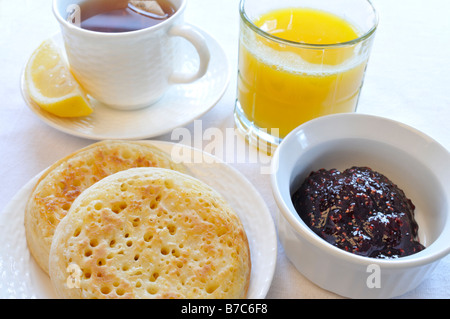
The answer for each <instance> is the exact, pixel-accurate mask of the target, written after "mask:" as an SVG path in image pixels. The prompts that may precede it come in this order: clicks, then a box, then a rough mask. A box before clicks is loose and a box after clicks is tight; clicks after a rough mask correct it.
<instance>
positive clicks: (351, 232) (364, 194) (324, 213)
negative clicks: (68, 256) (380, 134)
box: [292, 167, 425, 258]
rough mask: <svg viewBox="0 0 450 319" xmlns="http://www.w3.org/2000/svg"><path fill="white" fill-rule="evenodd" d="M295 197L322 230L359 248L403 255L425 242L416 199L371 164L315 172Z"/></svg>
mask: <svg viewBox="0 0 450 319" xmlns="http://www.w3.org/2000/svg"><path fill="white" fill-rule="evenodd" d="M292 202H293V204H294V207H295V209H296V210H297V212H298V214H299V215H300V217H301V218H302V220H303V221H304V222H305V223H306V224H307V225H308V226H309V227H310V228H311V229H312V230H313V231H314V232H315V233H316V234H317V235H319V236H320V237H322V238H323V239H325V240H326V241H328V242H329V243H330V244H332V245H334V246H336V247H339V248H341V249H344V250H346V251H349V252H352V253H354V254H357V255H362V256H367V257H373V258H397V257H402V256H408V255H411V254H414V253H416V252H418V251H421V250H423V249H424V248H425V247H424V246H423V245H422V244H420V243H419V242H418V238H417V232H418V225H417V222H416V221H415V219H414V209H415V206H414V204H413V203H412V202H411V200H410V199H408V198H407V197H406V196H405V193H404V192H403V190H401V189H400V188H399V187H398V186H397V185H395V184H394V183H392V182H391V181H390V180H389V179H388V178H387V177H385V176H384V175H382V174H380V173H378V172H375V171H373V170H371V169H370V168H368V167H352V168H349V169H347V170H345V171H343V172H340V171H338V170H336V169H331V170H325V169H320V170H318V171H315V172H311V174H310V175H309V176H308V178H307V179H306V180H305V181H304V182H303V184H302V185H301V186H300V188H299V189H298V190H297V191H295V193H293V195H292Z"/></svg>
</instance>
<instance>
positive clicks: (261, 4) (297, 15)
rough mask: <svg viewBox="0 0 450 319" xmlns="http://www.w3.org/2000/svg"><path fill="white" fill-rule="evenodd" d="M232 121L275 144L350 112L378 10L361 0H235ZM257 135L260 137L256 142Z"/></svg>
mask: <svg viewBox="0 0 450 319" xmlns="http://www.w3.org/2000/svg"><path fill="white" fill-rule="evenodd" d="M240 17H241V19H240V36H239V61H238V79H237V99H236V105H235V111H234V117H235V122H236V126H237V128H238V129H239V130H240V131H241V132H243V133H244V135H245V136H246V138H247V139H248V140H249V141H250V142H252V143H254V144H257V145H259V146H261V145H265V147H267V145H268V146H269V148H270V149H271V148H273V147H276V145H278V144H279V143H280V142H281V140H282V139H283V137H285V136H286V135H287V134H288V133H289V132H290V131H292V130H293V129H294V128H295V127H297V126H299V125H300V124H302V123H304V122H307V121H309V120H311V119H314V118H316V117H319V116H323V115H327V114H333V113H343V112H355V111H356V106H357V103H358V97H359V94H360V91H361V87H362V84H363V79H364V74H365V70H366V66H367V62H368V59H369V54H370V50H371V46H372V43H373V38H374V34H375V31H376V28H377V25H378V16H377V13H376V11H375V9H374V7H373V6H372V4H371V3H370V1H368V0H277V1H274V0H241V3H240ZM261 142H263V143H261Z"/></svg>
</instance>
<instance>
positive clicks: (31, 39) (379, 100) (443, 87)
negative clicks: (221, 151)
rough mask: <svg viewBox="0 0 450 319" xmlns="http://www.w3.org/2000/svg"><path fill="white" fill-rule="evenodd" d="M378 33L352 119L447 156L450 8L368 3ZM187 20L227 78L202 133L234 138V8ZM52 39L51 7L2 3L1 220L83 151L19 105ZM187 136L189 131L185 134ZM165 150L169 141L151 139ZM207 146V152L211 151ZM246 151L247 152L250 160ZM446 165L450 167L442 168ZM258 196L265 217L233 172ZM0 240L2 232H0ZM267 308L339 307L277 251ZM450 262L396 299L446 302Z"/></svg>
mask: <svg viewBox="0 0 450 319" xmlns="http://www.w3.org/2000/svg"><path fill="white" fill-rule="evenodd" d="M373 3H374V5H375V7H376V8H377V10H378V12H379V15H380V24H379V28H378V31H377V34H376V37H375V44H374V47H373V51H372V54H371V59H370V61H369V66H368V69H367V74H366V78H365V83H364V87H363V90H362V93H361V97H360V102H359V106H358V112H359V113H368V114H374V115H380V116H384V117H389V118H391V119H394V120H397V121H400V122H403V123H405V124H408V125H410V126H413V127H415V128H417V129H419V130H421V131H422V132H424V133H426V134H428V135H429V136H431V137H432V138H434V139H436V140H437V141H438V142H440V143H441V144H442V145H443V146H444V147H446V148H447V149H450V125H449V120H450V62H449V56H450V19H449V12H450V1H448V0H426V1H425V0H408V1H406V0H397V1H392V0H374V1H373ZM186 20H187V21H188V22H190V23H192V24H195V25H197V26H199V27H200V28H202V29H204V30H207V31H208V32H209V33H210V34H211V35H212V36H214V37H215V38H216V39H217V41H218V42H219V43H220V44H221V45H222V46H223V48H224V50H225V52H226V54H227V57H228V62H229V63H230V67H231V70H232V74H231V80H230V83H229V86H228V88H227V91H226V92H225V95H224V96H223V98H222V99H221V100H220V101H219V102H218V104H217V105H216V106H215V107H214V108H213V109H212V110H211V111H209V112H208V113H207V114H206V115H204V116H203V117H202V118H201V120H202V127H203V129H204V130H205V129H207V128H209V127H218V128H220V129H222V130H224V131H225V129H226V128H232V127H233V125H234V123H233V115H232V113H233V107H234V101H235V92H236V88H235V87H236V65H237V45H238V32H239V14H238V0H189V1H188V7H187V11H186ZM57 32H59V26H58V24H57V22H56V20H55V19H54V17H53V14H52V11H51V1H50V0H0V181H1V183H0V212H1V211H2V210H3V209H4V207H5V206H6V205H7V203H8V202H9V201H10V199H11V198H12V197H13V196H14V195H15V194H16V192H18V191H19V189H21V187H23V186H24V185H25V184H26V183H27V182H28V181H29V180H30V179H31V178H32V177H33V176H35V175H36V174H38V173H39V172H41V171H42V170H43V169H45V168H46V167H47V166H49V165H51V164H52V163H54V162H55V161H57V160H58V159H60V158H62V157H64V156H66V155H68V154H70V153H72V152H74V151H76V150H78V149H79V148H82V147H84V146H87V145H88V144H90V143H92V141H91V140H85V139H82V138H78V137H73V136H70V135H67V134H65V133H62V132H59V131H57V130H55V129H53V128H51V127H49V126H47V125H46V124H44V123H43V122H42V121H41V120H40V119H39V118H38V117H37V116H36V115H34V114H33V113H32V112H31V111H30V110H29V109H28V107H27V105H26V104H25V103H24V101H23V99H22V96H21V92H20V75H21V72H22V69H23V66H24V64H25V63H26V61H27V59H28V58H29V56H30V55H31V53H32V51H33V50H34V49H35V48H36V47H37V46H38V45H39V44H40V43H41V42H42V41H43V40H44V39H46V38H48V37H50V36H52V35H54V34H55V33H57ZM187 128H188V129H190V130H193V125H188V126H187ZM155 139H158V140H166V141H170V134H167V135H164V136H160V137H157V138H155ZM208 143H211V142H208ZM252 151H253V150H252ZM449 164H450V163H449ZM230 165H233V166H235V167H236V168H237V169H238V170H239V171H241V172H242V173H243V174H244V175H245V176H246V177H247V178H248V179H249V180H250V181H251V182H252V183H253V184H254V185H255V186H256V188H257V189H258V190H259V192H260V194H261V195H262V196H263V198H264V199H265V201H266V203H267V205H268V207H269V209H270V211H271V213H272V215H273V216H274V217H275V214H276V205H275V203H274V200H273V197H272V193H271V189H270V185H269V176H268V175H266V174H260V167H259V165H258V164H257V163H256V164H255V163H248V164H245V163H230ZM0 231H1V230H0ZM278 249H279V251H278V253H279V254H278V263H277V269H276V272H275V276H274V279H273V283H272V287H271V289H270V290H269V293H268V295H267V297H268V298H304V297H307V298H334V297H337V296H335V295H333V294H331V293H329V292H326V291H324V290H322V289H320V288H318V287H316V286H315V285H314V284H312V283H310V282H309V281H308V280H307V279H305V278H304V277H303V276H302V275H301V274H299V273H298V272H297V271H296V270H295V269H294V267H293V266H292V265H291V264H290V263H289V261H287V259H286V257H285V255H284V253H283V249H282V247H281V246H279V248H278ZM449 297H450V256H448V257H447V258H445V259H444V260H443V261H442V262H441V263H440V264H439V265H438V267H437V268H436V270H435V271H434V273H433V274H432V275H431V276H430V277H429V278H427V279H426V280H425V281H424V282H423V283H422V284H421V285H420V286H419V287H418V288H417V289H416V290H414V291H412V292H409V293H407V294H405V295H404V296H401V297H400V298H449Z"/></svg>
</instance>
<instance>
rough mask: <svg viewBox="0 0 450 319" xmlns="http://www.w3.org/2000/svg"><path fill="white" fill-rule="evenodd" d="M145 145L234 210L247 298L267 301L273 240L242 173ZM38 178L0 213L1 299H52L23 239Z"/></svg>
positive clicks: (261, 205)
mask: <svg viewBox="0 0 450 319" xmlns="http://www.w3.org/2000/svg"><path fill="white" fill-rule="evenodd" d="M147 142H148V143H150V144H153V145H155V146H156V147H158V148H160V149H161V150H163V151H165V152H166V153H168V154H171V155H172V156H173V158H174V159H175V160H176V161H182V162H184V163H185V165H186V166H187V167H188V169H189V171H190V173H191V174H192V176H194V177H196V178H198V179H200V180H202V181H203V182H205V183H207V184H209V185H210V186H211V187H213V188H214V189H215V190H217V191H218V192H219V193H221V194H222V195H223V196H224V197H225V199H226V200H227V202H228V203H229V204H230V205H231V206H232V207H233V209H234V210H235V211H236V213H237V214H238V215H239V218H240V219H241V221H242V224H243V225H244V229H245V232H246V234H247V238H248V242H249V246H250V254H251V264H252V271H251V277H250V285H249V290H248V299H262V298H265V297H266V294H267V292H268V290H269V288H270V286H271V284H272V279H273V275H274V273H275V266H276V261H277V235H276V229H275V224H274V222H273V219H272V216H271V214H270V211H269V209H268V207H267V205H266V203H265V201H264V199H263V198H262V197H261V195H260V194H259V192H258V191H257V190H256V189H255V187H254V186H253V185H252V184H251V183H250V182H249V181H248V180H247V179H246V177H244V176H243V175H242V174H241V173H240V172H238V171H237V170H236V169H234V168H233V167H231V166H229V165H227V164H226V163H224V162H223V161H221V160H220V159H218V158H216V157H214V156H212V155H210V154H208V153H205V152H203V151H201V150H196V149H193V148H191V147H189V146H185V145H182V144H174V143H170V142H162V141H154V140H152V141H147ZM199 158H202V159H203V161H199V160H198V159H199ZM191 159H197V160H196V161H192V160H191ZM40 175H41V174H38V175H37V176H35V177H34V178H33V179H31V180H30V181H29V182H28V183H27V184H26V185H25V186H23V188H22V189H21V190H20V191H19V192H18V193H17V194H16V195H15V196H14V197H13V198H12V199H11V201H10V202H9V203H8V205H7V206H6V207H5V210H4V211H3V212H2V213H1V214H0V229H1V230H2V231H1V232H0V242H1V243H2V244H1V245H0V299H10V298H14V299H34V298H38V299H48V298H55V297H56V296H55V293H54V291H53V288H52V285H51V281H50V278H49V277H48V275H47V274H46V273H44V271H43V270H42V269H41V268H39V266H38V265H37V263H36V262H35V260H34V258H33V257H32V256H31V254H30V251H29V250H28V246H27V242H26V237H25V227H24V211H25V206H26V203H27V198H28V197H29V196H30V194H31V192H32V190H33V187H34V185H35V184H36V182H37V181H38V179H39V177H40Z"/></svg>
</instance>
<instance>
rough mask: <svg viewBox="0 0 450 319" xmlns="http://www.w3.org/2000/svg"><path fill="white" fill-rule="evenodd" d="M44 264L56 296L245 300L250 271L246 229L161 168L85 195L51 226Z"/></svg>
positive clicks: (184, 179)
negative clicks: (46, 264) (46, 265)
mask: <svg viewBox="0 0 450 319" xmlns="http://www.w3.org/2000/svg"><path fill="white" fill-rule="evenodd" d="M49 266H50V278H51V280H52V283H53V286H54V288H55V291H56V293H57V296H58V297H60V298H139V299H140V298H244V297H246V295H247V291H248V287H249V281H250V272H251V262H250V250H249V245H248V241H247V236H246V233H245V230H244V228H243V226H242V224H241V221H240V219H239V217H238V216H237V215H236V213H235V212H234V211H233V210H232V208H231V207H230V206H229V205H228V204H227V202H226V201H225V200H224V198H223V197H222V196H221V195H220V194H219V193H217V192H216V191H214V190H213V189H212V188H210V187H209V186H207V185H206V184H205V183H203V182H201V181H200V180H198V179H196V178H194V177H192V176H189V175H186V174H183V173H179V172H176V171H173V170H168V169H163V168H133V169H129V170H126V171H122V172H119V173H116V174H114V175H111V176H108V177H106V178H104V179H103V180H101V181H99V182H98V183H96V184H94V185H93V186H92V187H90V188H89V189H87V190H85V191H84V192H83V193H82V194H81V195H80V196H79V197H78V198H77V199H76V200H75V202H74V203H73V205H72V207H71V209H70V211H69V213H68V214H67V216H66V217H65V218H64V219H63V220H62V221H61V223H60V224H59V225H58V227H57V228H56V231H55V235H54V240H53V243H52V246H51V251H50V259H49ZM68 270H71V271H72V273H68Z"/></svg>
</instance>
